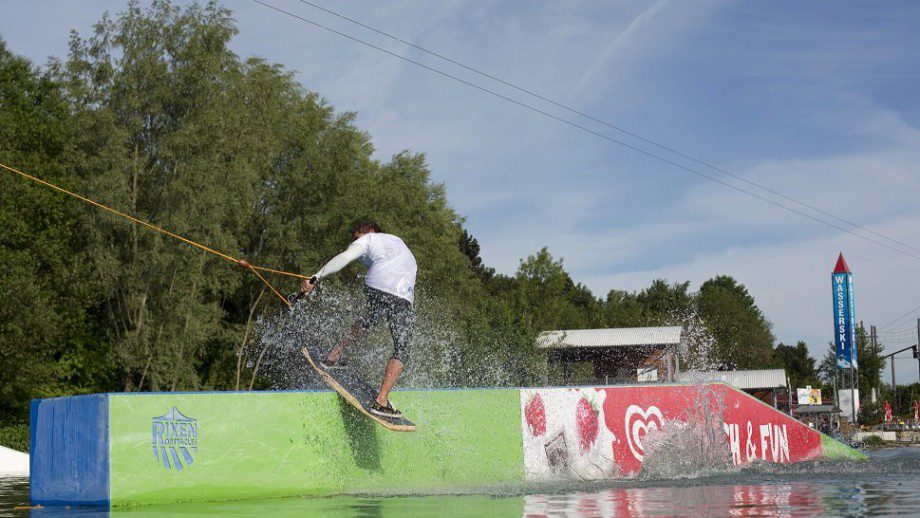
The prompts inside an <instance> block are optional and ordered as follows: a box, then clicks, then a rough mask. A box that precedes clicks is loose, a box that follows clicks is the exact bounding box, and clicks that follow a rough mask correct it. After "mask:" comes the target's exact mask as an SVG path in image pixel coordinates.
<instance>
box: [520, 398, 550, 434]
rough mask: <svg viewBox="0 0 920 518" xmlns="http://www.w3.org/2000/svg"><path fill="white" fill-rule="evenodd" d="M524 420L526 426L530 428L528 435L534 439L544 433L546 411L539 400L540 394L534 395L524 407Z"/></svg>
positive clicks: (541, 400)
mask: <svg viewBox="0 0 920 518" xmlns="http://www.w3.org/2000/svg"><path fill="white" fill-rule="evenodd" d="M524 418H525V419H527V426H528V427H530V433H531V434H533V436H534V437H539V436H541V435H543V434H544V433H546V409H544V408H543V399H541V398H540V394H535V395H534V397H532V398H530V401H529V402H528V403H527V405H526V406H524Z"/></svg>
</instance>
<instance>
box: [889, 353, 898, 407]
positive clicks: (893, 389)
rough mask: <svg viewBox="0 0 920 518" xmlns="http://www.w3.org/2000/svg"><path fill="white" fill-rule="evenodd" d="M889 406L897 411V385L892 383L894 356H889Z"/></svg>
mask: <svg viewBox="0 0 920 518" xmlns="http://www.w3.org/2000/svg"><path fill="white" fill-rule="evenodd" d="M891 404H892V405H894V407H895V410H896V411H897V407H898V385H897V383H895V381H894V355H893V354H892V355H891Z"/></svg>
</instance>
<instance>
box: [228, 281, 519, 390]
mask: <svg viewBox="0 0 920 518" xmlns="http://www.w3.org/2000/svg"><path fill="white" fill-rule="evenodd" d="M416 301H417V303H416V320H415V326H414V339H413V342H412V349H411V352H410V358H409V361H408V363H407V365H406V370H405V371H404V373H403V375H402V376H401V378H400V380H399V383H398V386H399V387H406V388H432V387H444V386H507V385H509V384H510V380H511V379H512V377H511V376H510V375H509V373H508V371H507V369H506V368H505V367H504V366H502V365H500V364H497V363H496V362H491V361H488V359H487V358H480V357H477V355H474V354H470V353H469V351H468V350H469V347H467V346H466V344H468V343H469V339H468V337H467V336H466V335H464V333H463V332H461V331H460V330H459V329H457V326H456V325H455V324H454V322H456V321H457V319H455V318H452V315H451V308H450V307H449V305H448V304H447V303H445V302H443V301H441V300H438V299H437V298H433V297H427V296H426V295H425V294H424V293H422V292H419V293H417V294H416ZM363 309H364V298H363V296H362V295H361V294H360V291H359V290H355V289H353V288H352V289H350V288H346V287H342V286H337V285H327V286H323V287H322V288H321V289H317V290H316V291H315V292H314V293H313V294H312V295H311V296H310V297H309V298H306V299H301V300H300V301H298V302H297V303H296V305H295V306H294V308H292V309H291V310H290V311H285V312H279V313H275V314H272V315H268V316H265V317H262V318H260V319H259V320H258V321H257V322H256V326H255V332H256V334H257V336H258V339H257V340H255V341H254V344H253V345H252V346H251V347H250V348H249V349H248V350H247V351H245V354H246V357H247V367H249V368H250V369H254V370H256V371H257V374H258V376H259V379H261V380H262V381H263V383H265V384H266V385H267V386H268V388H271V389H311V388H324V387H325V384H324V383H322V381H321V380H320V378H319V376H317V375H316V374H315V372H314V371H313V369H312V368H310V366H309V364H308V363H307V361H306V359H305V358H304V357H303V355H302V353H301V348H302V347H303V346H304V345H306V344H311V345H317V346H319V348H320V349H321V350H330V349H332V348H333V347H334V346H335V345H336V344H338V342H339V341H340V340H341V339H342V337H343V336H345V333H346V332H347V330H348V329H349V328H350V326H351V325H352V323H353V322H354V320H355V319H356V318H358V316H360V314H361V312H362V311H363ZM392 353H393V345H392V338H391V337H390V332H389V329H388V327H387V324H386V322H380V324H379V325H378V326H376V327H375V328H373V329H371V330H370V332H369V334H368V335H367V336H366V337H365V338H363V339H362V340H360V341H359V342H358V343H357V344H355V345H354V346H353V347H350V348H348V349H346V351H345V353H344V357H345V358H346V360H347V362H348V363H349V365H350V366H351V367H352V368H353V369H354V370H355V371H356V372H357V373H358V374H359V375H360V376H362V377H363V378H364V379H366V380H368V381H370V382H371V383H372V384H373V383H375V382H376V381H377V380H379V379H380V377H381V376H382V373H383V368H384V366H385V365H386V362H387V360H388V359H389V358H390V357H391V355H392Z"/></svg>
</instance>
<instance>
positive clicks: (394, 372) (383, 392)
mask: <svg viewBox="0 0 920 518" xmlns="http://www.w3.org/2000/svg"><path fill="white" fill-rule="evenodd" d="M402 371H403V362H401V361H399V360H397V359H396V358H390V361H389V362H387V370H386V372H385V373H384V374H383V383H382V384H381V386H380V393H379V394H377V404H378V405H380V406H384V407H385V406H387V405H389V404H390V391H391V390H393V386H394V385H396V380H397V379H399V375H400V374H402Z"/></svg>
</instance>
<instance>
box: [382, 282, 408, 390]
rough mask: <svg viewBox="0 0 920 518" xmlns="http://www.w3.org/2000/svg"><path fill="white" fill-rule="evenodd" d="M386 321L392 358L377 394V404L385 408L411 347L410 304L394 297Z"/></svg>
mask: <svg viewBox="0 0 920 518" xmlns="http://www.w3.org/2000/svg"><path fill="white" fill-rule="evenodd" d="M390 302H391V304H392V305H391V306H390V307H389V310H390V312H389V314H388V315H387V319H388V320H389V322H388V323H389V325H390V334H391V335H392V336H393V346H394V351H393V357H392V358H390V361H389V362H387V368H386V371H385V372H384V373H383V381H382V382H381V383H380V392H379V393H378V394H377V404H378V405H380V406H387V405H388V404H389V402H390V390H392V389H393V386H394V385H396V380H397V379H399V375H400V374H402V371H403V367H404V366H405V362H406V361H408V360H409V348H410V346H411V345H412V328H413V327H414V324H415V314H414V312H413V308H412V303H411V302H409V301H407V300H403V299H400V298H399V297H396V296H395V295H393V296H392V299H391V300H390Z"/></svg>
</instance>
